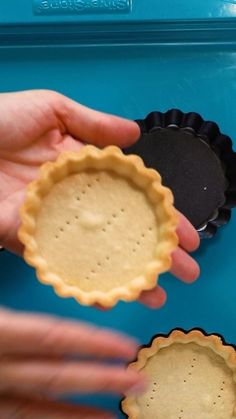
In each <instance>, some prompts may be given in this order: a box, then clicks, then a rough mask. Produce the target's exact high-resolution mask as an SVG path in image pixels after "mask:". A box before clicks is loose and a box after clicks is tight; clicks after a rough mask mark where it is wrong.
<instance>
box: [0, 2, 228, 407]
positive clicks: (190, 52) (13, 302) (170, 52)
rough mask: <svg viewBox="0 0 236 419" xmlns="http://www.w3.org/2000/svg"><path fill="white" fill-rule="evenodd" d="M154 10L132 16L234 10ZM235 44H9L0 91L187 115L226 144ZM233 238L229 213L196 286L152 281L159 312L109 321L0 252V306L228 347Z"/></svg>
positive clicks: (135, 308)
mask: <svg viewBox="0 0 236 419" xmlns="http://www.w3.org/2000/svg"><path fill="white" fill-rule="evenodd" d="M157 3H159V2H157V1H156V0H149V1H148V5H149V6H150V7H149V6H147V5H146V0H143V1H141V0H137V1H136V2H134V9H133V10H134V11H133V13H134V15H133V16H136V17H137V18H138V17H141V15H142V18H143V19H151V18H152V16H154V15H155V18H162V17H165V18H166V17H168V18H173V19H174V18H180V17H181V18H189V17H191V18H193V17H195V18H201V17H204V18H205V17H208V18H209V17H212V16H214V17H223V16H229V15H230V16H231V17H232V16H233V15H234V12H235V8H236V6H235V5H234V4H233V2H223V1H219V0H212V1H208V2H206V1H205V0H202V1H200V0H191V2H190V1H188V2H187V1H173V0H169V1H165V2H163V4H162V10H160V7H158V5H157ZM190 4H191V7H190ZM177 5H179V7H177ZM11 6H14V7H15V10H14V7H11ZM31 6H32V3H31V2H30V1H28V0H21V6H19V5H18V0H17V1H13V0H11V1H8V2H1V3H0V21H1V22H2V23H3V22H5V21H6V22H10V21H11V22H16V21H22V22H23V21H25V22H26V21H35V19H36V18H33V17H32V11H31ZM231 6H232V12H231V13H230V12H229V8H230V7H231ZM16 10H17V12H18V13H16V12H15V11H16ZM151 12H152V13H151ZM135 13H136V15H135ZM100 18H101V17H100ZM106 18H107V17H106ZM119 18H120V17H119ZM69 19H70V18H69ZM104 19H105V17H104ZM209 25H210V23H209ZM0 26H1V25H0ZM52 28H53V27H52ZM167 28H168V27H167ZM235 41H236V40H235V39H234V38H233V37H232V39H231V41H230V42H228V43H227V44H225V45H222V44H221V43H220V42H219V43H211V45H207V43H198V44H195V45H192V44H191V42H187V43H184V42H183V43H180V44H179V45H171V44H169V43H166V44H165V43H163V44H162V45H152V46H144V45H142V44H140V45H136V46H128V45H126V46H125V45H123V46H122V47H119V46H116V47H115V48H114V47H107V46H103V47H101V46H100V47H90V48H79V47H67V48H66V47H57V48H52V47H44V48H43V47H42V48H39V49H36V48H26V47H25V48H23V47H22V48H10V45H9V48H5V49H0V91H1V92H6V91H16V90H24V89H32V88H48V89H54V90H57V91H60V92H61V93H63V94H65V95H68V96H70V97H71V98H73V99H75V100H78V101H80V102H82V103H83V104H85V105H88V106H91V107H93V108H96V109H99V110H102V111H105V112H110V113H115V114H118V115H121V116H124V117H128V118H131V119H136V118H142V117H144V116H145V115H146V114H147V113H148V112H150V111H152V110H161V111H166V110H167V109H169V108H172V107H177V108H180V109H182V110H183V111H184V112H189V111H196V112H199V113H201V115H202V116H203V117H204V118H205V119H210V120H213V121H216V122H217V123H218V124H219V125H220V127H221V130H222V131H223V132H224V133H226V134H228V135H230V136H232V138H233V140H234V142H235V140H236V118H235V101H236V76H235V75H236V44H235ZM235 148H236V144H235ZM235 233H236V212H234V214H233V217H232V221H231V222H230V224H229V225H228V226H226V227H224V228H222V229H221V230H220V232H219V233H218V234H217V236H216V237H215V238H214V239H213V240H211V241H209V242H208V241H206V242H203V243H202V245H201V248H200V250H199V251H198V252H197V254H196V255H195V256H196V258H197V260H198V261H199V263H200V265H201V269H202V274H201V278H200V279H199V281H198V282H196V284H194V285H191V286H188V285H184V284H182V283H181V282H180V281H177V280H176V279H174V278H173V277H171V276H170V275H164V276H163V277H162V278H161V280H160V283H161V285H162V286H164V288H165V289H166V290H167V292H168V302H167V304H166V306H165V307H164V308H163V309H161V310H159V311H151V310H149V309H147V308H145V307H143V306H141V305H140V304H137V303H133V304H123V303H121V304H119V305H118V306H117V307H116V308H114V309H113V310H112V311H110V312H108V313H103V312H99V311H97V310H95V309H91V308H84V307H80V306H79V305H78V304H77V303H76V302H75V301H73V300H72V299H66V300H64V299H60V298H58V297H57V296H56V295H55V294H54V292H53V291H52V289H51V288H50V287H46V286H43V285H41V284H40V283H39V282H38V281H37V280H36V277H35V274H34V271H33V269H31V268H30V267H28V266H26V264H25V263H24V262H23V261H22V260H20V259H19V258H18V257H16V256H13V255H11V254H10V253H7V252H5V253H1V254H0V267H1V271H0V272H1V273H0V275H1V282H0V304H2V305H6V306H8V307H11V308H16V309H19V310H27V311H38V312H47V313H52V314H58V315H61V316H64V317H69V318H73V319H78V320H85V321H91V322H94V323H96V324H97V325H100V326H107V327H111V328H114V329H118V330H121V331H123V332H125V333H128V334H130V335H132V336H135V337H137V338H138V339H139V340H140V342H141V343H147V342H148V341H149V340H150V338H151V337H152V336H153V335H154V334H156V333H168V332H169V331H170V330H171V329H173V328H176V327H181V328H184V329H191V328H193V327H200V328H202V329H204V330H205V331H206V332H208V333H213V332H217V333H219V334H222V335H223V336H224V338H225V340H226V341H228V342H229V343H234V344H236V327H235V318H236V313H235V311H236V308H235V301H236V298H235V297H236V280H235V276H236V275H235V271H236V269H235V244H236V238H235V236H236V235H235ZM76 400H81V401H82V402H83V403H85V402H86V403H89V404H90V405H92V404H97V405H99V406H104V407H106V408H111V409H113V411H114V412H116V413H117V414H118V399H117V398H115V397H106V396H104V397H83V398H78V399H76Z"/></svg>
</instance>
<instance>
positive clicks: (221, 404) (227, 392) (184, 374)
mask: <svg viewBox="0 0 236 419" xmlns="http://www.w3.org/2000/svg"><path fill="white" fill-rule="evenodd" d="M129 368H134V369H135V370H138V371H142V372H144V373H145V374H146V376H147V378H148V381H149V385H148V388H147V391H146V393H145V394H143V395H142V396H139V397H127V398H126V399H124V400H123V402H122V409H123V412H124V413H126V414H127V416H128V418H130V419H150V418H152V419H235V418H236V352H235V350H234V348H233V347H231V346H226V345H224V344H223V343H222V340H221V339H220V338H219V337H217V336H214V335H212V336H205V335H204V334H203V333H202V332H200V331H198V330H193V331H191V332H189V333H184V332H182V331H179V330H175V331H174V332H172V333H171V334H170V335H169V336H168V337H157V338H155V339H154V340H153V341H152V343H151V345H150V346H149V347H146V348H143V349H141V350H140V352H139V354H138V359H137V361H136V362H134V363H132V364H131V365H130V366H129Z"/></svg>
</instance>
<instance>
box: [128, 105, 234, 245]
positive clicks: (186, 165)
mask: <svg viewBox="0 0 236 419" xmlns="http://www.w3.org/2000/svg"><path fill="white" fill-rule="evenodd" d="M136 122H137V123H138V125H139V126H140V129H141V137H140V138H139V140H138V141H137V142H136V143H135V144H134V145H132V146H131V147H129V148H126V149H124V150H123V151H124V153H125V154H136V155H139V156H140V157H141V158H142V159H143V161H144V163H145V165H146V166H147V167H150V168H153V169H155V170H157V171H158V172H159V173H160V174H161V176H162V181H163V184H164V185H165V186H167V187H169V188H170V189H171V190H172V192H173V194H174V198H175V207H176V208H177V209H178V210H179V211H180V212H182V213H183V214H184V215H185V216H186V217H187V218H188V219H189V221H190V222H191V223H192V224H193V225H194V227H195V228H196V230H197V231H198V232H199V235H200V237H201V238H212V237H213V236H214V235H215V234H216V232H217V230H218V228H219V227H221V226H223V225H225V224H227V223H228V222H229V221H230V218H231V210H232V208H233V207H235V206H236V153H235V152H234V151H233V147H232V140H231V138H230V137H229V136H227V135H224V134H222V133H221V131H220V128H219V126H218V125H217V124H216V123H215V122H212V121H205V120H204V119H203V118H202V117H201V116H200V115H199V114H198V113H196V112H189V113H183V112H182V111H181V110H179V109H171V110H169V111H167V112H166V113H162V112H152V113H150V114H149V115H148V116H147V117H146V118H145V119H143V120H137V121H136Z"/></svg>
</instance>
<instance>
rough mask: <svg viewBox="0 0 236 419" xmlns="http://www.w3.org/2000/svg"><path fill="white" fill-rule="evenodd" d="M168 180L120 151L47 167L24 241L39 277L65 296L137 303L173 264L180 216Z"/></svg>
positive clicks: (84, 154) (64, 158) (33, 189)
mask: <svg viewBox="0 0 236 419" xmlns="http://www.w3.org/2000/svg"><path fill="white" fill-rule="evenodd" d="M172 204H173V197H172V193H171V192H170V190H169V189H167V188H165V187H163V186H162V185H161V178H160V175H159V174H158V173H157V172H156V171H155V170H153V169H147V168H146V167H145V166H144V164H143V162H142V160H141V159H140V158H139V157H137V156H125V155H124V154H123V153H122V151H120V150H119V149H118V148H117V147H113V146H112V147H107V148H106V149H104V150H100V149H98V148H96V147H93V146H86V147H84V148H83V149H82V150H81V152H79V153H72V152H66V153H63V154H62V155H61V156H60V157H59V159H58V160H57V161H56V162H54V163H52V162H48V163H46V164H44V165H43V166H42V168H41V170H40V174H39V178H38V179H37V180H36V181H34V182H32V184H30V185H29V187H28V190H27V195H26V200H25V203H24V205H23V207H22V209H21V212H20V214H21V221H22V225H21V227H20V229H19V239H20V240H21V242H22V243H23V244H24V246H25V251H24V257H25V260H26V261H27V262H28V263H29V264H30V265H32V266H33V267H35V268H36V271H37V276H38V278H39V280H40V281H42V282H43V283H45V284H51V285H52V286H53V287H54V289H55V291H56V293H57V294H58V295H60V296H63V297H74V298H76V299H77V301H79V302H80V303H81V304H84V305H93V304H100V305H102V306H104V307H112V306H114V305H115V304H116V303H117V301H118V300H124V301H134V300H136V299H137V298H138V297H139V295H140V293H141V292H142V291H143V290H148V289H152V288H153V287H155V285H156V279H157V276H158V275H159V274H160V273H162V272H165V271H167V270H168V269H169V268H170V265H171V253H172V252H173V251H174V249H175V248H176V246H177V241H178V240H177V236H176V233H175V230H176V226H177V223H178V217H177V215H176V212H175V209H174V208H173V206H172Z"/></svg>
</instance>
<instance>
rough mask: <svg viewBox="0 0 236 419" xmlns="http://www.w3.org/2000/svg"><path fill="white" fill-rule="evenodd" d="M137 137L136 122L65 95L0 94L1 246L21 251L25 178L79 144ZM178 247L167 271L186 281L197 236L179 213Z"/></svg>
mask: <svg viewBox="0 0 236 419" xmlns="http://www.w3.org/2000/svg"><path fill="white" fill-rule="evenodd" d="M139 135H140V130H139V127H138V125H137V124H136V123H134V122H131V121H127V120H124V119H121V118H117V117H114V116H111V115H105V114H102V113H99V112H96V111H93V110H91V109H88V108H86V107H84V106H82V105H80V104H78V103H76V102H74V101H72V100H70V99H68V98H66V97H65V96H63V95H61V94H59V93H56V92H53V91H45V90H38V91H37V90H36V91H26V92H20V93H7V94H1V95H0V185H1V188H0V206H1V211H0V244H1V245H2V246H3V247H5V248H6V249H9V250H11V251H13V252H16V253H18V254H21V253H22V250H23V249H22V246H21V244H20V243H19V241H18V239H17V230H18V227H19V225H20V220H19V207H20V206H21V204H22V202H23V201H24V197H25V190H26V187H27V185H28V183H29V182H31V181H32V180H33V179H35V178H36V176H37V173H38V170H39V167H40V166H41V165H42V164H43V163H44V162H45V161H48V160H55V159H56V158H57V157H58V155H59V154H60V153H61V152H62V151H65V150H70V151H79V150H80V148H81V147H82V146H83V143H85V142H86V143H92V144H94V145H97V146H99V147H104V146H106V145H108V144H116V145H118V146H120V147H125V146H128V145H131V143H132V142H134V141H135V140H137V138H138V137H139ZM178 234H179V238H180V246H179V248H178V249H177V251H176V252H175V253H174V255H173V265H172V273H173V274H174V275H176V276H177V277H179V278H180V279H182V280H184V281H185V282H192V281H194V280H195V279H196V278H197V276H198V275H199V267H198V265H197V263H196V262H195V261H194V260H193V259H192V258H191V257H190V256H189V255H188V253H187V252H190V251H193V250H195V249H196V248H197V247H198V245H199V237H198V234H197V233H196V231H195V229H194V228H193V227H192V226H191V225H190V223H189V222H188V221H187V220H186V219H185V218H184V217H183V216H181V215H180V225H179V229H178ZM165 299H166V294H165V292H164V290H163V289H162V288H160V287H159V286H158V287H156V288H155V289H154V290H152V291H148V292H144V293H143V294H142V295H141V297H140V301H141V302H142V303H144V304H146V305H148V306H149V307H153V308H156V307H160V306H161V305H163V304H164V302H165Z"/></svg>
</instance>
